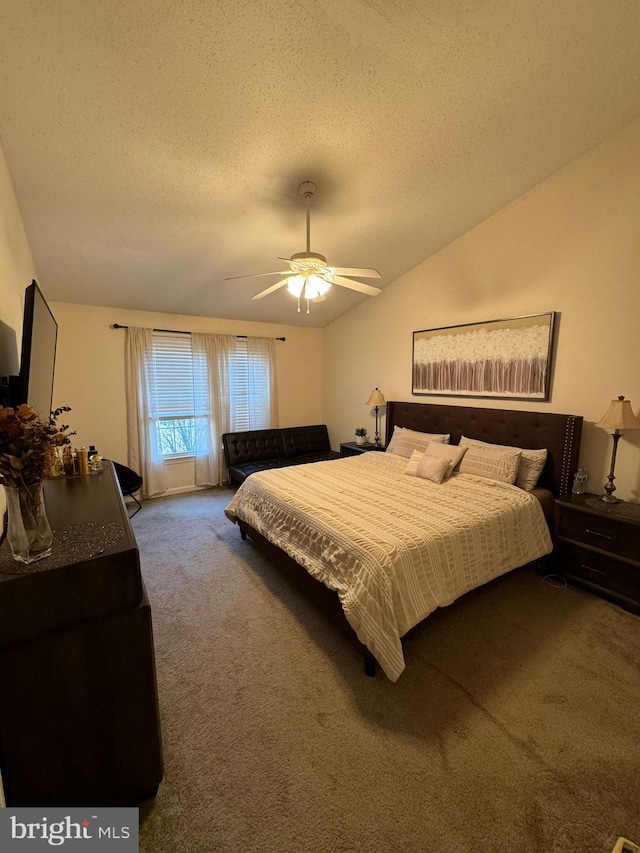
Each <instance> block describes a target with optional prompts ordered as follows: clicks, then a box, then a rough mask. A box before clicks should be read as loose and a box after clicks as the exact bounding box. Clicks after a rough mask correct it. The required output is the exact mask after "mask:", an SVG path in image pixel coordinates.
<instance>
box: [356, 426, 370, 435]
mask: <svg viewBox="0 0 640 853" xmlns="http://www.w3.org/2000/svg"><path fill="white" fill-rule="evenodd" d="M366 434H367V429H366V427H356V435H360V436H362V437H363V438H364V436H365V435H366Z"/></svg>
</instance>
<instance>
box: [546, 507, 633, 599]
mask: <svg viewBox="0 0 640 853" xmlns="http://www.w3.org/2000/svg"><path fill="white" fill-rule="evenodd" d="M555 521H556V547H555V551H554V571H555V572H557V573H558V574H560V575H563V576H564V577H566V578H568V579H570V580H573V581H576V582H577V583H579V584H582V585H584V586H587V587H589V588H590V589H591V590H593V592H596V593H597V594H598V595H601V596H603V598H608V599H610V600H611V601H613V602H615V603H616V604H619V605H620V607H624V608H625V610H630V611H631V612H632V613H637V614H640V506H639V505H638V504H630V503H620V504H606V503H604V502H601V501H598V498H597V496H596V495H590V494H584V495H563V496H562V497H560V498H558V499H557V500H556V518H555Z"/></svg>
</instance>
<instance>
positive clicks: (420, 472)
mask: <svg viewBox="0 0 640 853" xmlns="http://www.w3.org/2000/svg"><path fill="white" fill-rule="evenodd" d="M448 468H449V461H448V460H447V459H443V458H442V457H438V456H430V455H429V454H428V453H420V451H419V450H414V451H413V453H412V454H411V459H410V460H409V464H408V465H407V467H406V468H405V470H404V473H405V474H409V475H410V476H411V477H422V479H423V480H431V481H432V482H434V483H441V482H442V481H443V480H444V478H445V475H446V473H447V470H448Z"/></svg>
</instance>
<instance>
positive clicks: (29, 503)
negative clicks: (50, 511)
mask: <svg viewBox="0 0 640 853" xmlns="http://www.w3.org/2000/svg"><path fill="white" fill-rule="evenodd" d="M4 491H5V495H6V498H7V514H8V524H7V542H8V543H9V547H10V548H11V554H12V555H13V559H14V560H18V562H20V563H27V564H28V563H34V562H35V561H36V560H41V559H42V558H43V557H48V556H49V555H50V554H51V543H52V542H53V533H52V532H51V527H49V522H48V520H47V514H46V512H45V507H44V496H43V493H42V483H41V482H40V483H35V484H34V485H31V486H15V487H14V486H5V487H4Z"/></svg>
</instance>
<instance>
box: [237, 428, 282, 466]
mask: <svg viewBox="0 0 640 853" xmlns="http://www.w3.org/2000/svg"><path fill="white" fill-rule="evenodd" d="M222 447H223V449H224V456H225V461H226V463H227V468H232V467H234V466H236V465H243V464H244V463H246V462H260V461H261V460H263V459H284V455H285V454H284V444H283V441H282V430H280V429H256V430H249V431H247V432H227V433H225V434H224V435H223V436H222Z"/></svg>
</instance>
